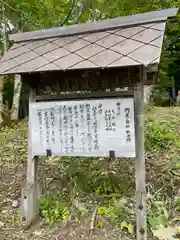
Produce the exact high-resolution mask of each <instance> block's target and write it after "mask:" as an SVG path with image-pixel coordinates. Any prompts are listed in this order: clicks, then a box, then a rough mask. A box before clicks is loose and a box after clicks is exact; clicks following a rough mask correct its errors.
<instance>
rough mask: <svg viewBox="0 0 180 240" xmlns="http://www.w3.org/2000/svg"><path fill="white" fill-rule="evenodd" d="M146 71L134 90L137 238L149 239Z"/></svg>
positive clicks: (141, 71) (141, 75) (143, 70)
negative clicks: (145, 139) (146, 167)
mask: <svg viewBox="0 0 180 240" xmlns="http://www.w3.org/2000/svg"><path fill="white" fill-rule="evenodd" d="M145 78H146V72H145V69H144V67H142V68H141V69H140V82H139V83H138V84H137V86H136V87H135V91H134V107H135V138H136V139H135V140H136V164H135V168H136V170H135V174H136V239H137V240H146V239H147V223H146V222H147V221H146V218H147V217H146V185H145V184H146V183H145V157H144V82H145Z"/></svg>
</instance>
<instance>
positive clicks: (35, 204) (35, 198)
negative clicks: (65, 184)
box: [21, 88, 40, 227]
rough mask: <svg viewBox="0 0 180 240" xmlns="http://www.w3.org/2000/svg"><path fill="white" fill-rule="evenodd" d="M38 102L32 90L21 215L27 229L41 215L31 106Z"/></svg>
mask: <svg viewBox="0 0 180 240" xmlns="http://www.w3.org/2000/svg"><path fill="white" fill-rule="evenodd" d="M35 101H36V91H35V89H33V88H31V91H30V96H29V124H28V125H29V126H28V164H27V183H26V186H25V188H24V189H23V190H22V198H21V199H22V201H21V215H22V217H24V218H25V220H26V227H28V226H29V225H31V224H32V222H33V220H34V219H35V218H36V217H37V216H38V214H39V200H40V190H39V185H38V157H37V156H33V153H32V145H31V144H32V132H31V130H32V128H31V121H32V118H31V104H32V103H33V102H35Z"/></svg>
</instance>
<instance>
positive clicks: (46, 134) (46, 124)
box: [44, 108, 50, 149]
mask: <svg viewBox="0 0 180 240" xmlns="http://www.w3.org/2000/svg"><path fill="white" fill-rule="evenodd" d="M44 122H45V143H46V148H47V149H48V148H49V143H50V141H49V135H50V134H49V118H48V109H47V108H46V109H44Z"/></svg>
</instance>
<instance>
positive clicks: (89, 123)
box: [86, 104, 92, 152]
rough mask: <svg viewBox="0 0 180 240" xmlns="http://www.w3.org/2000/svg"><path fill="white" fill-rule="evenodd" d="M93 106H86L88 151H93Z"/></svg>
mask: <svg viewBox="0 0 180 240" xmlns="http://www.w3.org/2000/svg"><path fill="white" fill-rule="evenodd" d="M90 109H91V106H90V104H86V122H87V127H88V128H87V139H88V150H89V152H91V151H92V132H91V111H90Z"/></svg>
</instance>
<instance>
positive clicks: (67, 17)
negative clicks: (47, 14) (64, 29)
mask: <svg viewBox="0 0 180 240" xmlns="http://www.w3.org/2000/svg"><path fill="white" fill-rule="evenodd" d="M75 3H76V0H73V1H72V5H71V8H70V10H69V12H68V14H67V16H66V18H65V19H64V21H63V22H61V24H60V26H63V25H64V24H65V23H66V22H67V21H68V20H69V18H70V16H71V14H72V11H73V9H74V7H75Z"/></svg>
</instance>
